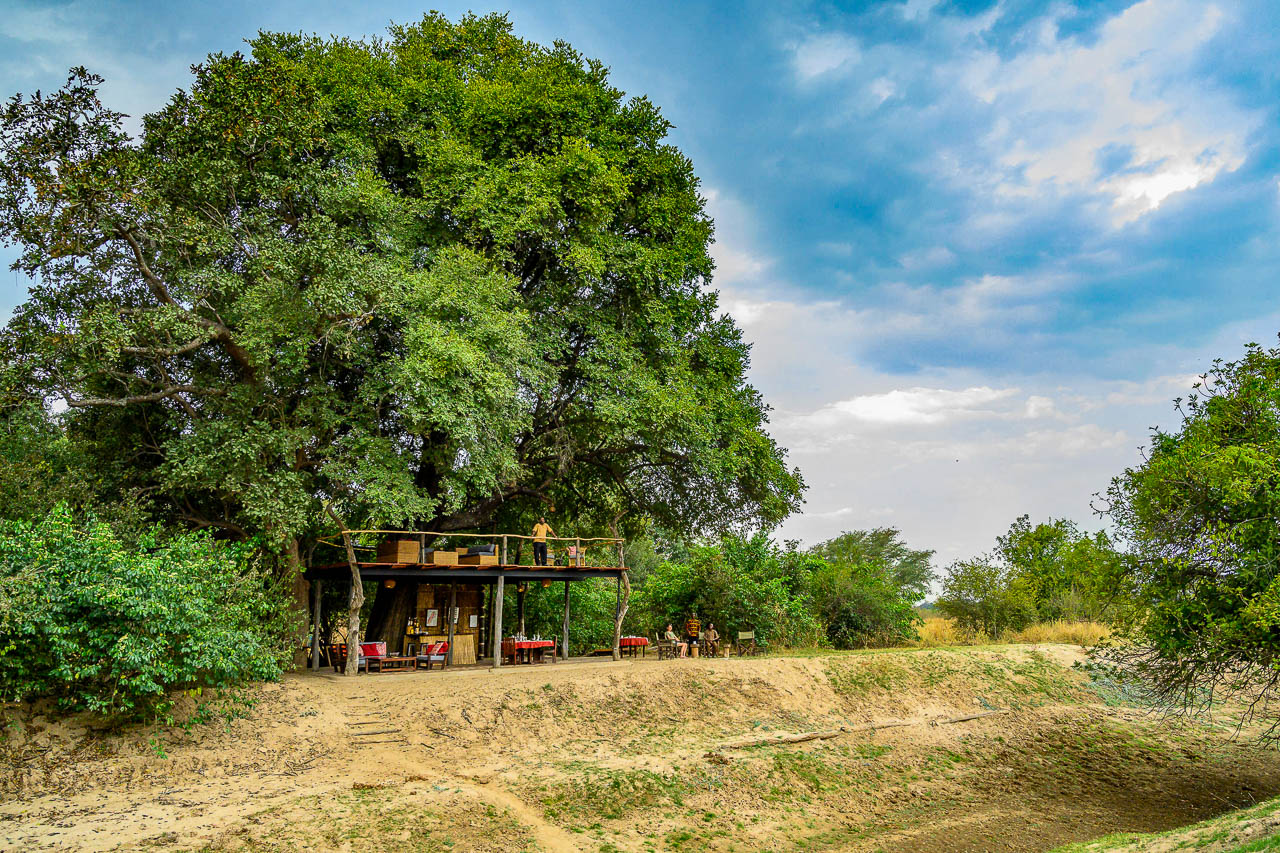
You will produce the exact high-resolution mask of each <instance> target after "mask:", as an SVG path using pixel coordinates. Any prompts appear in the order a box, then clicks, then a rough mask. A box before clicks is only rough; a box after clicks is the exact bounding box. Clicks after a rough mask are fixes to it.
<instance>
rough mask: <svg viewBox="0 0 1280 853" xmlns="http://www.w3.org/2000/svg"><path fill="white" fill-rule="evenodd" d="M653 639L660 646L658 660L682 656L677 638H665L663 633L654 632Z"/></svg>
mask: <svg viewBox="0 0 1280 853" xmlns="http://www.w3.org/2000/svg"><path fill="white" fill-rule="evenodd" d="M653 641H654V645H655V646H657V648H658V660H666V659H667V658H674V657H679V656H680V647H679V646H678V645H676V641H675V640H664V639H662V635H661V634H654V635H653Z"/></svg>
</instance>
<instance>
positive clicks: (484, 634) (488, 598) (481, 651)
mask: <svg viewBox="0 0 1280 853" xmlns="http://www.w3.org/2000/svg"><path fill="white" fill-rule="evenodd" d="M483 595H484V608H483V610H484V619H483V620H481V623H480V636H479V637H477V638H476V646H477V648H476V655H477V660H479V659H481V658H486V657H489V656H490V654H491V653H492V652H493V649H491V648H489V635H490V634H492V633H493V631H492V630H490V628H491V626H492V625H493V584H485V585H484V587H483Z"/></svg>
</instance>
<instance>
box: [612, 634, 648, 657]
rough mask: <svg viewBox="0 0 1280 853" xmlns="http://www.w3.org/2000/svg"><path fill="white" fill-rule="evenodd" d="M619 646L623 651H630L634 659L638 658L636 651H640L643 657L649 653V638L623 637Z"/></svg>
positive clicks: (619, 641)
mask: <svg viewBox="0 0 1280 853" xmlns="http://www.w3.org/2000/svg"><path fill="white" fill-rule="evenodd" d="M618 645H619V647H620V648H621V650H622V651H624V652H627V651H629V652H630V653H631V656H632V657H635V656H636V649H639V650H640V656H641V657H644V656H645V655H647V654H648V653H649V638H648V637H622V638H620V639H619V640H618Z"/></svg>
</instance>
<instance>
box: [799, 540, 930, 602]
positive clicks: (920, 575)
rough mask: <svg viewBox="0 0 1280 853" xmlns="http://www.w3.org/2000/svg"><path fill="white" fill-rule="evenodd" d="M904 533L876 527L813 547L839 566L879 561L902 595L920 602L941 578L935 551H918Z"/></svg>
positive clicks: (813, 552)
mask: <svg viewBox="0 0 1280 853" xmlns="http://www.w3.org/2000/svg"><path fill="white" fill-rule="evenodd" d="M901 536H902V534H901V533H900V532H899V531H898V530H897V529H896V528H893V527H877V528H876V529H875V530H853V531H848V530H846V531H845V532H844V533H841V534H840V535H839V536H837V537H836V538H834V539H828V540H827V541H826V542H823V543H822V544H820V545H817V546H815V547H814V548H812V549H811V550H810V553H811V554H813V555H814V556H816V557H820V558H822V559H823V560H826V561H827V562H828V563H834V564H836V565H839V566H865V565H869V564H878V565H880V566H882V567H883V568H884V569H885V570H886V571H887V572H888V576H889V581H890V582H891V583H893V584H894V585H895V586H896V587H898V588H899V589H900V590H901V591H902V593H901V594H902V595H903V596H904V597H906V598H908V599H910V603H912V604H916V603H918V602H920V601H922V600H924V598H925V596H927V595H928V594H929V585H930V584H931V583H932V582H933V581H934V579H935V578H936V577H937V574H936V573H935V572H934V570H933V554H934V552H933V551H917V550H914V549H912V548H909V547H907V543H905V542H903V541H901Z"/></svg>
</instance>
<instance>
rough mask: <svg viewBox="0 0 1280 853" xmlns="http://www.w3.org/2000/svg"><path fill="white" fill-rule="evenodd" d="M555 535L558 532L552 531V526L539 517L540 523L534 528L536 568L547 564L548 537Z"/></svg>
mask: <svg viewBox="0 0 1280 853" xmlns="http://www.w3.org/2000/svg"><path fill="white" fill-rule="evenodd" d="M555 535H556V532H555V531H554V530H552V529H551V525H550V524H547V520H546V519H545V518H543V517H542V516H538V523H537V524H535V525H534V526H533V564H534V565H535V566H545V565H546V564H547V537H548V536H555Z"/></svg>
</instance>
